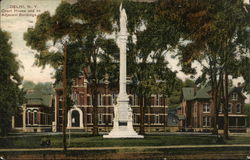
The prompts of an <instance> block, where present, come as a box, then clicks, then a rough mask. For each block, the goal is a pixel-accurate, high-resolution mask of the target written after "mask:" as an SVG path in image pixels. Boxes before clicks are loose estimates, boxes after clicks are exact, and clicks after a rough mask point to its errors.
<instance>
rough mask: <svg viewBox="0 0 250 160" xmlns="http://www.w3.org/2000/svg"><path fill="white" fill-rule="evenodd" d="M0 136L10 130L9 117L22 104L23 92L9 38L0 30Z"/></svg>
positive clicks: (17, 63)
mask: <svg viewBox="0 0 250 160" xmlns="http://www.w3.org/2000/svg"><path fill="white" fill-rule="evenodd" d="M0 37H1V39H0V70H1V72H0V134H1V136H5V135H7V134H8V132H9V131H10V129H11V116H14V114H15V113H17V111H18V110H17V109H18V106H20V105H21V104H22V103H23V100H24V99H23V91H22V90H21V89H20V88H19V86H20V85H21V81H22V77H21V76H20V75H19V74H18V69H19V67H20V64H19V62H18V61H17V60H16V55H15V54H14V53H13V52H11V48H12V47H11V43H10V42H9V39H10V36H9V34H8V33H7V32H3V31H2V30H0Z"/></svg>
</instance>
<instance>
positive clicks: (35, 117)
mask: <svg viewBox="0 0 250 160" xmlns="http://www.w3.org/2000/svg"><path fill="white" fill-rule="evenodd" d="M34 124H37V111H34Z"/></svg>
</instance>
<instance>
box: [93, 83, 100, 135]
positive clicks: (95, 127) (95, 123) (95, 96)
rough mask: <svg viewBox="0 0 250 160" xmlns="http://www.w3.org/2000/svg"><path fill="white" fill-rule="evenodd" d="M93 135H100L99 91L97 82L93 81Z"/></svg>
mask: <svg viewBox="0 0 250 160" xmlns="http://www.w3.org/2000/svg"><path fill="white" fill-rule="evenodd" d="M92 91H93V92H92V93H93V104H92V105H93V131H92V134H93V136H98V135H99V133H98V102H97V101H98V92H97V84H96V82H94V83H93V89H92Z"/></svg>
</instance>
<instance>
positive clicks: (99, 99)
mask: <svg viewBox="0 0 250 160" xmlns="http://www.w3.org/2000/svg"><path fill="white" fill-rule="evenodd" d="M98 105H99V106H101V105H102V95H101V94H98Z"/></svg>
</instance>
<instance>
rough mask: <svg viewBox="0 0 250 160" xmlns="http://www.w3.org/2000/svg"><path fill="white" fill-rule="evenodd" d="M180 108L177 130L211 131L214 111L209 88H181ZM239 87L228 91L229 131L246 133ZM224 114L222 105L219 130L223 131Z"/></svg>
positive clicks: (243, 97) (242, 97)
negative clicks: (180, 118)
mask: <svg viewBox="0 0 250 160" xmlns="http://www.w3.org/2000/svg"><path fill="white" fill-rule="evenodd" d="M181 99H182V101H181V108H180V110H179V111H178V114H179V116H181V117H182V120H180V121H179V128H182V129H183V128H185V129H193V130H195V131H202V130H212V117H213V116H214V113H215V109H214V108H213V104H212V103H213V102H212V98H211V87H204V88H200V89H195V88H183V89H182V97H181ZM245 99H246V97H245V96H244V95H243V94H242V88H241V87H233V88H231V89H229V113H228V115H229V131H231V132H246V117H247V116H246V115H245V114H244V112H243V111H244V104H245V103H244V101H245ZM223 121H224V114H223V113H222V105H221V106H220V108H219V119H218V124H219V126H218V127H219V129H223V123H224V122H223Z"/></svg>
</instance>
